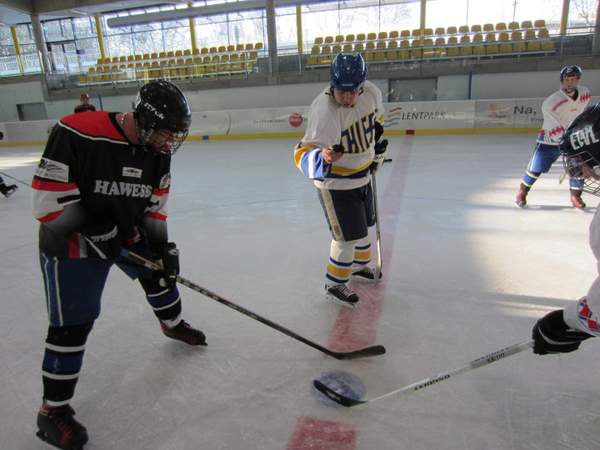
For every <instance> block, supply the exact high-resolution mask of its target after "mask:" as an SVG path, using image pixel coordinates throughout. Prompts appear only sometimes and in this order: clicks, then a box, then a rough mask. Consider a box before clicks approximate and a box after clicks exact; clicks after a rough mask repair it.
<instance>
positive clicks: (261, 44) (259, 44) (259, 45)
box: [254, 42, 263, 50]
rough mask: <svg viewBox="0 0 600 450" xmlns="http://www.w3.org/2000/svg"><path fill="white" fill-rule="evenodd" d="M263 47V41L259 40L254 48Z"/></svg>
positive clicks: (260, 48)
mask: <svg viewBox="0 0 600 450" xmlns="http://www.w3.org/2000/svg"><path fill="white" fill-rule="evenodd" d="M262 48H263V43H262V42H257V43H256V44H254V50H262Z"/></svg>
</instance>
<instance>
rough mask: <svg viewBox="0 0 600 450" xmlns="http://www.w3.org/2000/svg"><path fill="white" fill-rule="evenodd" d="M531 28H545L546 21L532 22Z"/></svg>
mask: <svg viewBox="0 0 600 450" xmlns="http://www.w3.org/2000/svg"><path fill="white" fill-rule="evenodd" d="M533 26H534V27H536V28H546V21H545V20H544V19H538V20H536V21H535V22H533Z"/></svg>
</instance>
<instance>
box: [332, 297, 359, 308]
mask: <svg viewBox="0 0 600 450" xmlns="http://www.w3.org/2000/svg"><path fill="white" fill-rule="evenodd" d="M326 295H327V297H328V298H329V299H331V301H333V303H337V304H338V305H340V306H345V307H346V308H350V309H354V308H356V305H357V304H358V302H354V303H350V302H345V301H343V300H340V299H339V298H337V297H336V296H335V295H331V294H326Z"/></svg>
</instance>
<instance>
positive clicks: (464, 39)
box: [460, 34, 471, 45]
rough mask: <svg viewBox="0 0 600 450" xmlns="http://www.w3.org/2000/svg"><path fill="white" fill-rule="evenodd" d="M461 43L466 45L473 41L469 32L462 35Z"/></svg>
mask: <svg viewBox="0 0 600 450" xmlns="http://www.w3.org/2000/svg"><path fill="white" fill-rule="evenodd" d="M460 43H461V44H463V45H465V44H466V45H468V44H470V43H471V37H470V36H469V35H468V34H463V35H462V36H461V37H460Z"/></svg>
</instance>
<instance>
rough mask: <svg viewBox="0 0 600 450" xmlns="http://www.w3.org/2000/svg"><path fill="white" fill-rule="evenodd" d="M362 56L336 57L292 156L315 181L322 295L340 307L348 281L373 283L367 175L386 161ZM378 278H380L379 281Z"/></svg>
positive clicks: (350, 294)
mask: <svg viewBox="0 0 600 450" xmlns="http://www.w3.org/2000/svg"><path fill="white" fill-rule="evenodd" d="M366 78H367V66H366V63H365V61H364V59H363V57H362V56H361V55H360V54H349V53H340V54H339V55H337V56H336V57H335V59H334V60H333V62H332V64H331V72H330V86H329V87H327V89H325V90H324V91H323V92H322V93H321V94H319V96H318V97H317V98H316V99H315V100H314V101H313V103H312V105H311V107H310V112H309V118H308V125H307V129H306V134H305V135H304V137H303V138H302V140H301V141H300V143H298V145H297V146H296V148H295V150H294V162H295V164H296V167H297V168H298V169H299V170H300V171H301V172H302V173H303V174H304V176H306V177H307V178H309V179H311V180H313V182H314V184H315V186H316V188H317V191H318V195H319V200H320V202H321V205H322V207H323V211H324V212H325V217H326V219H327V223H328V225H329V229H330V231H331V234H332V237H333V239H332V241H331V247H330V253H329V262H328V264H327V270H326V276H325V277H326V284H325V290H326V293H327V294H328V296H330V297H331V298H332V299H334V300H336V301H337V302H339V303H341V304H343V305H344V306H350V307H353V306H355V305H356V303H357V302H358V300H359V299H358V295H357V294H356V293H355V292H354V291H353V290H352V289H350V288H349V287H348V285H347V283H348V282H349V281H350V278H351V277H355V278H359V279H363V280H371V281H374V280H375V271H374V270H373V269H372V268H370V267H369V266H368V265H367V264H368V263H369V262H370V260H371V243H370V241H369V235H368V227H370V226H373V225H374V224H375V215H374V210H373V193H372V189H371V184H370V180H371V170H376V169H377V168H378V167H379V166H380V165H381V164H382V163H383V159H384V153H385V151H386V147H387V140H385V139H384V140H381V136H382V134H383V120H384V119H383V116H384V110H383V103H382V94H381V91H380V90H379V88H377V86H375V85H374V84H373V83H371V82H369V81H366ZM380 278H381V275H380Z"/></svg>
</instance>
